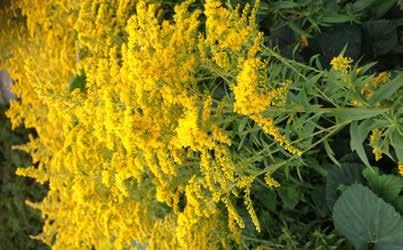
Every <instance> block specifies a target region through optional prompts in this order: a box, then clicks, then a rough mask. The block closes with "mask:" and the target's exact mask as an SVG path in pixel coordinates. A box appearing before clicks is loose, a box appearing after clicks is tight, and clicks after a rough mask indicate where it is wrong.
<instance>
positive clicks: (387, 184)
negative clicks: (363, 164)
mask: <svg viewBox="0 0 403 250" xmlns="http://www.w3.org/2000/svg"><path fill="white" fill-rule="evenodd" d="M362 175H363V176H364V177H365V178H366V179H367V181H368V185H369V187H370V188H371V190H372V191H374V192H375V193H376V194H377V195H378V196H379V197H381V198H382V199H384V200H385V201H386V202H389V203H390V204H392V205H395V204H397V203H398V199H399V193H400V191H401V190H402V189H403V178H402V177H399V176H394V175H381V174H379V170H378V169H376V168H366V169H364V171H363V172H362ZM396 208H397V207H396ZM398 210H399V209H398ZM399 212H403V211H400V210H399Z"/></svg>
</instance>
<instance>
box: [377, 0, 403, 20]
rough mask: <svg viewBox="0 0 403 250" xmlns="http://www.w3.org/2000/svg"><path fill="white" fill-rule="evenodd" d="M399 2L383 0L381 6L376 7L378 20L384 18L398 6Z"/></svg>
mask: <svg viewBox="0 0 403 250" xmlns="http://www.w3.org/2000/svg"><path fill="white" fill-rule="evenodd" d="M397 1H398V0H383V1H382V2H381V3H380V4H378V5H377V6H376V8H374V9H375V16H376V18H381V17H383V16H384V15H385V14H386V13H387V12H388V11H389V10H390V9H391V8H392V7H393V6H394V5H396V3H397Z"/></svg>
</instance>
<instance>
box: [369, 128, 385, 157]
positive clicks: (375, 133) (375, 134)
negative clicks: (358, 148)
mask: <svg viewBox="0 0 403 250" xmlns="http://www.w3.org/2000/svg"><path fill="white" fill-rule="evenodd" d="M381 136H382V131H381V130H380V129H374V130H372V133H371V135H370V137H369V145H371V147H372V153H373V154H374V155H375V160H376V161H379V160H380V159H382V151H381V149H380V148H379V143H380V140H381Z"/></svg>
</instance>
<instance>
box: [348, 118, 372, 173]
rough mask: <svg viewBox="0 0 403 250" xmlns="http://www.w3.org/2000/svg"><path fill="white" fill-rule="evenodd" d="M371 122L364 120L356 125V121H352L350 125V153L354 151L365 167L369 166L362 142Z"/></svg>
mask: <svg viewBox="0 0 403 250" xmlns="http://www.w3.org/2000/svg"><path fill="white" fill-rule="evenodd" d="M371 122H372V121H371V120H365V121H363V122H361V123H360V125H358V122H357V121H353V122H352V123H351V125H350V136H351V141H350V147H351V150H352V151H356V152H357V154H358V156H359V157H360V159H361V160H362V161H363V162H364V163H365V165H367V166H369V161H368V157H367V154H366V153H365V150H364V145H363V143H364V141H365V138H367V136H368V133H369V130H370V129H369V126H370V124H371Z"/></svg>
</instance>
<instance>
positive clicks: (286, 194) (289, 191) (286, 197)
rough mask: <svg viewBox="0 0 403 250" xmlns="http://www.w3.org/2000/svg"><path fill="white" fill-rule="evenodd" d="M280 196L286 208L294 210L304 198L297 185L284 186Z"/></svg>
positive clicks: (280, 189)
mask: <svg viewBox="0 0 403 250" xmlns="http://www.w3.org/2000/svg"><path fill="white" fill-rule="evenodd" d="M278 194H279V196H280V198H281V200H282V201H283V205H284V207H285V208H288V209H293V208H294V207H295V206H296V205H297V204H298V202H299V201H300V199H301V198H302V193H301V190H300V189H299V188H298V187H297V186H295V185H282V186H281V187H280V188H279V189H278Z"/></svg>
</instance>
